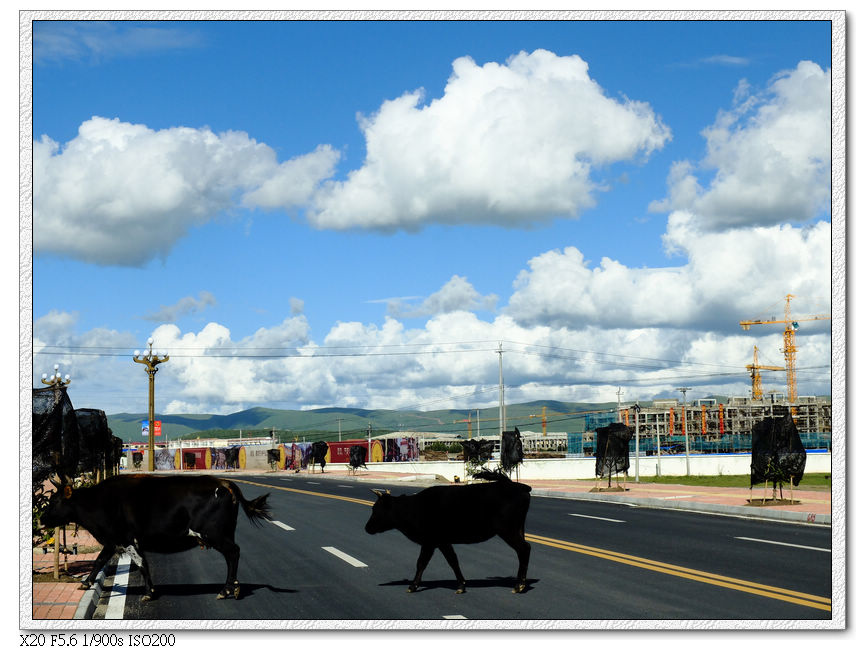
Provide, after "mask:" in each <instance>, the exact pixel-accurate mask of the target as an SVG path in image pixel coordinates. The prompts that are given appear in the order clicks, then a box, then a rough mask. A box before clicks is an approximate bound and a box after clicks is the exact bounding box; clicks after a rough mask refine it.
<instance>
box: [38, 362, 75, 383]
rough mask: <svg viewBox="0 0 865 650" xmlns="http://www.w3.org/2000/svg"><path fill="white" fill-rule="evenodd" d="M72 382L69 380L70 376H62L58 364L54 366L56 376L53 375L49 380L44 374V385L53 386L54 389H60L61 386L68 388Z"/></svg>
mask: <svg viewBox="0 0 865 650" xmlns="http://www.w3.org/2000/svg"><path fill="white" fill-rule="evenodd" d="M70 381H72V380H71V379H69V375H66V377H61V376H60V366H59V365H58V364H56V363H55V364H54V374H53V375H51V378H50V379H49V378H48V375H46V374H45V373H44V372H43V373H42V383H43V384H45V385H47V386H51V387H52V388H60V387H61V386H68V385H69V382H70Z"/></svg>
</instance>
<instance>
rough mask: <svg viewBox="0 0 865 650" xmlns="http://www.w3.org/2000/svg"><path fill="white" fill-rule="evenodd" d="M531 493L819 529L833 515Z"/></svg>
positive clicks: (652, 500) (569, 493) (603, 495)
mask: <svg viewBox="0 0 865 650" xmlns="http://www.w3.org/2000/svg"><path fill="white" fill-rule="evenodd" d="M532 494H533V495H537V496H542V497H553V498H557V499H573V500H577V501H614V502H617V503H627V504H631V505H634V506H638V507H644V508H658V509H661V510H689V511H693V512H704V513H706V514H714V515H727V516H733V517H745V518H748V519H770V520H773V521H782V522H787V523H799V524H816V525H821V526H829V525H831V524H832V515H828V514H817V513H811V512H793V511H790V510H765V509H759V508H749V507H747V506H728V505H723V504H720V503H703V502H701V501H668V500H666V499H657V498H653V497H629V496H620V495H616V494H592V493H582V494H575V493H573V492H557V491H556V490H545V489H543V488H540V489H538V488H535V489H533V490H532Z"/></svg>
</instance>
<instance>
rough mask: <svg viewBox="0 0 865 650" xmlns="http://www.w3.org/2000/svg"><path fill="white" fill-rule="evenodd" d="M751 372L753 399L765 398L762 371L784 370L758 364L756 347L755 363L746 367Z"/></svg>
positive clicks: (778, 367)
mask: <svg viewBox="0 0 865 650" xmlns="http://www.w3.org/2000/svg"><path fill="white" fill-rule="evenodd" d="M745 368H746V369H748V370H750V371H751V397H752V399H762V398H763V381H762V379H761V378H760V371H761V370H784V367H783V366H761V365H760V364H758V363H757V346H756V345H755V346H754V363H749V364H748V365H747V366H745Z"/></svg>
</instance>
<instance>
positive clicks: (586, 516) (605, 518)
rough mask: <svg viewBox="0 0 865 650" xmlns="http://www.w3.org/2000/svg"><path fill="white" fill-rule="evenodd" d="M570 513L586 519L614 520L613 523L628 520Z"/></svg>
mask: <svg viewBox="0 0 865 650" xmlns="http://www.w3.org/2000/svg"><path fill="white" fill-rule="evenodd" d="M568 514H569V515H570V516H571V517H585V518H586V519H600V520H601V521H612V522H613V523H616V524H624V523H627V522H625V520H624V519H609V518H607V517H593V516H592V515H578V514H576V513H574V512H569V513H568Z"/></svg>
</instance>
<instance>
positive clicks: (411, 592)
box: [408, 585, 417, 594]
mask: <svg viewBox="0 0 865 650" xmlns="http://www.w3.org/2000/svg"><path fill="white" fill-rule="evenodd" d="M416 591H417V585H409V586H408V593H410V594H413V593H414V592H416Z"/></svg>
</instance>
